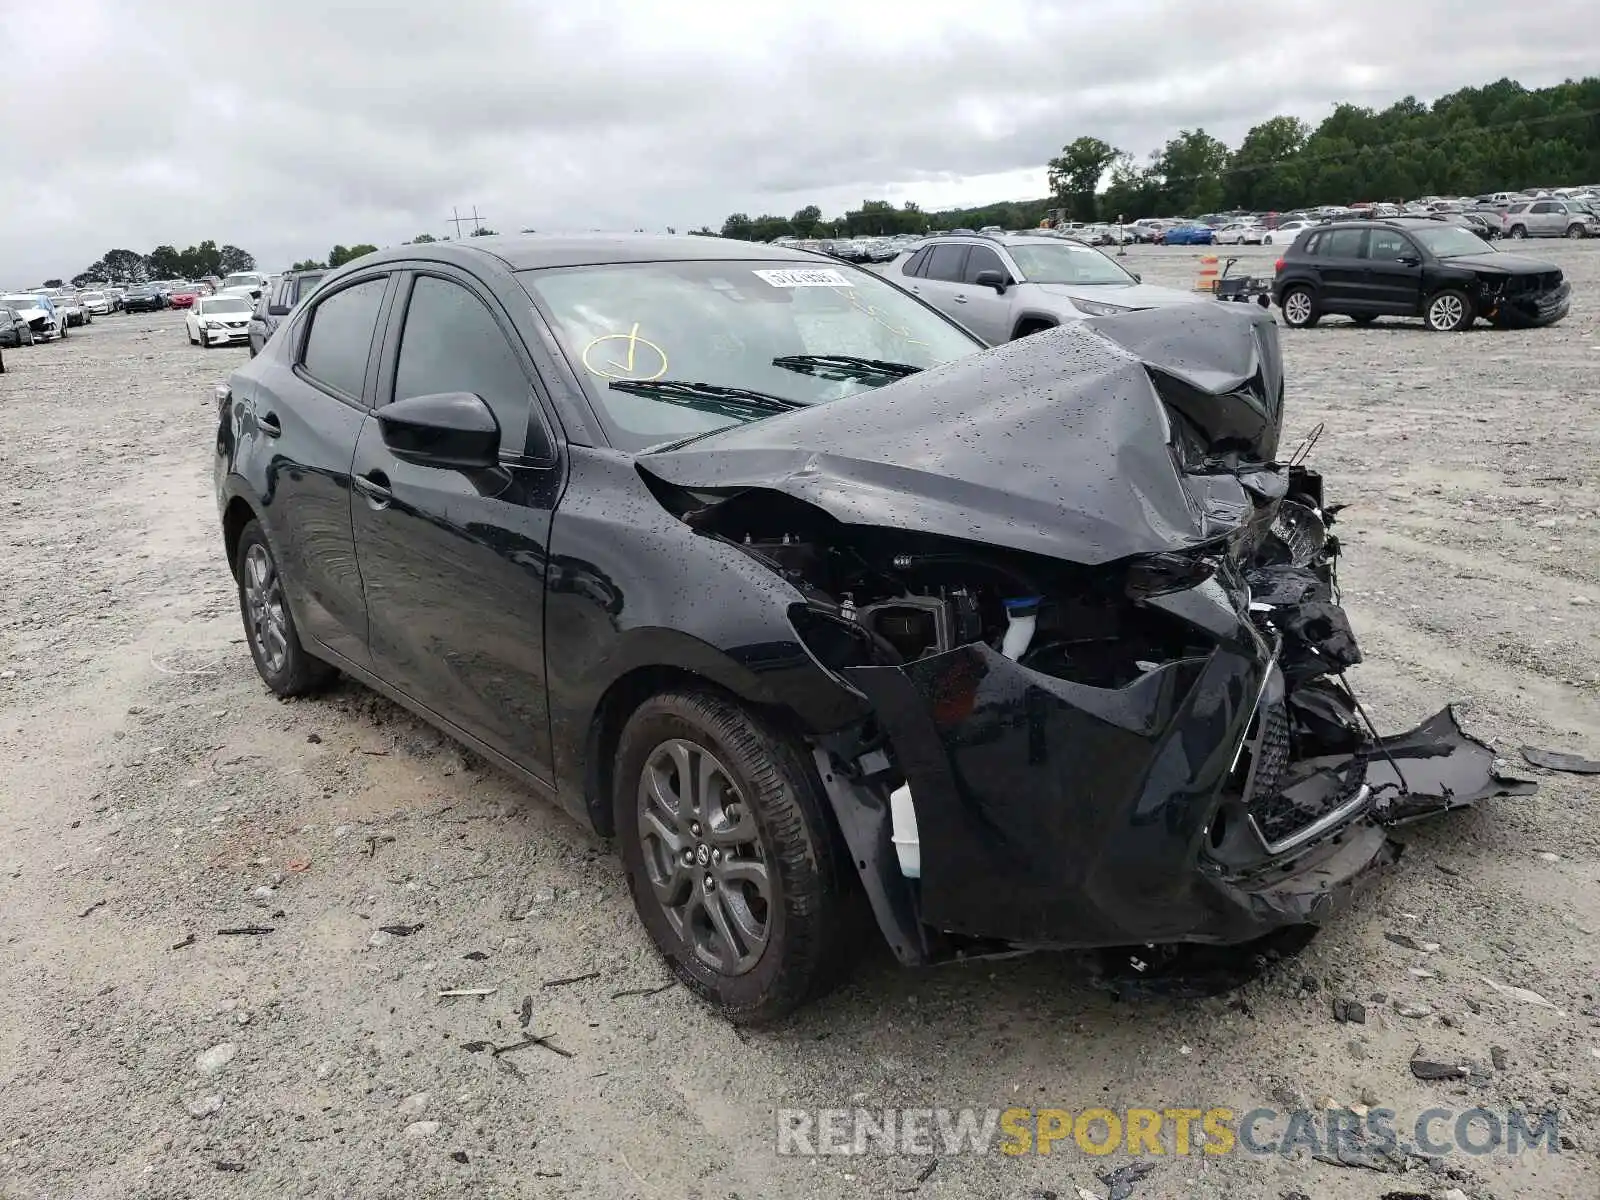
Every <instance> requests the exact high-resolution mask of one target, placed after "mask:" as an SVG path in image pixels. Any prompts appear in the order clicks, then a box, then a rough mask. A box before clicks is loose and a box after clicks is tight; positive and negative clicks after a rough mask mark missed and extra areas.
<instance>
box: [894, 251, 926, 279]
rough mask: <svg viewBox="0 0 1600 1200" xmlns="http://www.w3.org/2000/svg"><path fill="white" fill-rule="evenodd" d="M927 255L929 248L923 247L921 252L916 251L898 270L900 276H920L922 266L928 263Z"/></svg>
mask: <svg viewBox="0 0 1600 1200" xmlns="http://www.w3.org/2000/svg"><path fill="white" fill-rule="evenodd" d="M928 254H929V248H928V247H927V246H924V247H923V248H922V249H921V250H918V251H917V252H916V253H915V254H913V255H912V256H911V257H910V258H908V259H906V261H905V265H904V266H903V267H901V268H900V274H902V275H920V274H922V268H923V265H924V264H925V263H926V262H927V261H928Z"/></svg>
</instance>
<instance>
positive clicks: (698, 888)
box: [637, 738, 773, 975]
mask: <svg viewBox="0 0 1600 1200" xmlns="http://www.w3.org/2000/svg"><path fill="white" fill-rule="evenodd" d="M637 813H638V821H639V842H640V846H641V847H642V849H643V851H644V855H643V858H644V868H645V873H646V875H647V876H648V877H649V880H650V886H651V890H652V891H653V892H654V894H655V899H656V902H657V903H658V904H659V905H660V906H661V911H662V913H663V914H664V915H665V916H666V918H667V922H668V924H669V925H671V927H672V929H673V930H674V932H676V933H677V935H678V936H679V937H680V938H682V939H683V943H684V945H685V946H686V947H688V948H689V949H690V950H692V951H693V953H694V955H695V957H696V958H697V959H699V960H700V961H701V962H702V963H704V964H705V965H706V966H708V967H710V968H711V969H712V970H715V971H718V972H720V973H721V974H723V975H743V974H744V973H745V972H747V971H749V970H751V969H752V968H753V967H754V966H755V965H756V963H757V962H759V961H760V959H761V955H762V952H763V951H764V950H765V949H766V948H767V942H768V939H769V938H770V936H771V932H772V930H771V919H772V910H773V904H772V878H771V875H770V871H769V867H768V864H767V862H766V855H765V852H764V851H763V850H762V846H761V837H760V833H759V831H758V830H757V828H756V821H755V815H754V814H753V813H752V812H751V811H750V807H749V805H748V804H747V803H746V801H745V797H744V795H743V793H742V792H741V791H740V790H739V786H738V784H736V783H735V782H734V780H733V777H732V775H731V774H730V772H729V771H728V769H727V768H726V767H725V766H723V764H722V763H721V762H719V761H718V760H717V758H716V756H715V755H713V754H712V753H711V752H710V751H709V750H707V749H706V748H705V747H703V746H700V745H697V744H696V743H694V742H691V741H688V740H686V739H683V738H673V739H671V740H669V741H665V742H662V743H661V744H660V745H659V746H657V747H656V748H655V749H654V750H652V751H651V752H650V756H649V757H648V758H647V759H646V760H645V767H644V770H643V772H642V773H641V774H640V777H639V788H638V802H637Z"/></svg>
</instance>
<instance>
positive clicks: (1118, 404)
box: [640, 306, 1531, 962]
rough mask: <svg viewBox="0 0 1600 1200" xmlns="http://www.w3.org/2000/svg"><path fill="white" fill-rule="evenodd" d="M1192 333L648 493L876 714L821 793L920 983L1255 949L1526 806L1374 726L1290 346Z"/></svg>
mask: <svg viewBox="0 0 1600 1200" xmlns="http://www.w3.org/2000/svg"><path fill="white" fill-rule="evenodd" d="M1194 307H1195V308H1196V310H1197V311H1196V312H1195V313H1192V314H1191V313H1175V312H1174V311H1173V310H1155V311H1151V312H1144V313H1133V314H1128V315H1126V316H1120V317H1113V318H1097V319H1094V320H1090V321H1086V322H1083V324H1082V327H1078V328H1071V329H1063V330H1058V331H1051V332H1049V333H1047V334H1043V335H1039V336H1036V337H1034V338H1029V339H1026V341H1025V343H1013V344H1011V345H1010V346H1007V347H1003V348H1001V349H999V350H997V351H994V352H992V354H991V355H990V356H986V357H987V358H988V362H987V364H985V365H982V366H979V367H974V366H973V365H972V364H965V365H963V364H959V363H958V364H953V365H951V366H947V367H945V368H941V369H939V370H937V371H931V372H927V373H925V374H924V375H922V376H917V377H913V378H911V379H907V380H904V381H901V382H900V383H898V384H896V385H895V386H894V387H892V388H888V389H883V390H882V391H881V392H880V393H869V394H865V395H861V396H857V397H853V398H852V399H851V400H850V401H849V403H848V404H839V405H837V406H827V407H830V408H834V409H835V412H834V413H832V414H830V415H829V416H828V418H827V419H826V423H825V424H824V422H823V421H822V420H821V419H818V418H819V414H817V413H815V412H814V411H808V412H799V413H794V414H786V415H785V416H784V417H783V418H781V421H771V422H767V421H763V422H757V423H754V424H751V425H747V426H744V427H742V428H740V429H737V430H733V431H729V432H728V433H726V434H717V435H713V436H712V437H711V438H709V439H704V440H705V441H707V442H713V443H717V445H716V446H715V451H714V454H706V453H705V452H704V451H702V450H700V449H699V448H698V447H695V448H686V449H683V450H674V451H672V452H669V453H667V454H664V455H662V456H661V457H660V458H659V459H656V458H655V456H650V458H649V460H648V461H644V462H641V464H640V469H641V471H642V472H643V473H644V474H645V477H646V479H647V480H648V481H650V483H651V486H652V489H653V490H654V491H655V492H656V494H657V496H658V497H659V498H660V499H661V501H662V503H663V504H664V505H665V506H666V507H667V508H668V509H669V510H671V511H673V512H675V513H677V514H678V515H679V516H680V518H681V519H682V520H684V521H685V522H686V523H687V524H689V525H690V526H692V527H693V528H694V529H696V530H697V531H699V532H700V533H702V534H703V535H705V536H707V537H711V538H715V539H718V540H720V541H722V542H724V543H726V544H728V545H729V546H731V547H737V549H738V551H740V552H741V553H743V554H744V555H747V556H749V557H750V558H751V559H753V560H755V561H756V562H758V563H760V564H761V565H762V566H763V567H764V568H765V569H767V570H768V571H770V572H772V573H774V574H776V575H778V576H780V577H781V578H782V579H783V580H784V581H785V582H786V583H787V584H788V585H789V586H790V587H791V588H792V589H793V593H794V596H795V599H794V600H793V602H792V603H791V604H790V607H789V619H790V623H791V624H792V626H793V628H794V630H795V633H796V636H797V637H798V639H799V641H800V643H801V644H802V645H803V646H804V648H805V651H806V653H807V654H809V655H810V657H811V658H812V659H813V660H814V661H815V662H816V663H817V664H818V665H819V666H820V667H821V668H822V669H823V670H824V671H825V672H826V673H827V674H828V675H829V676H831V677H832V678H833V679H834V680H835V681H837V682H838V684H839V685H840V686H841V687H843V688H846V689H848V690H849V691H850V692H851V693H853V694H854V695H855V696H857V697H859V698H860V699H862V700H864V702H865V703H864V705H863V707H862V710H861V711H863V712H865V713H866V714H867V715H866V716H865V717H864V718H862V719H859V720H856V721H853V722H850V723H848V724H846V725H845V726H844V727H842V728H839V729H836V730H830V731H827V732H826V733H825V734H823V735H821V736H818V737H817V738H816V745H817V761H818V767H819V773H820V775H821V778H822V779H823V782H824V786H825V787H826V788H827V790H828V794H829V798H830V800H831V801H832V803H833V805H834V810H835V814H836V816H837V817H838V818H839V824H840V827H841V830H842V832H843V834H844V836H845V838H846V840H847V842H848V843H849V845H850V848H851V851H852V854H853V856H854V857H855V858H856V859H857V864H858V867H859V868H860V871H861V874H862V878H863V881H864V882H865V883H866V885H867V891H868V894H869V897H870V898H871V899H872V901H873V905H874V909H875V911H876V913H877V915H878V919H879V922H880V924H881V925H882V926H883V928H884V931H885V933H886V935H887V936H888V938H889V941H890V943H891V945H892V946H893V947H894V949H895V950H896V952H897V953H898V954H899V955H900V956H901V957H902V958H903V959H904V960H906V961H908V962H917V961H929V960H935V959H939V958H943V957H949V956H951V955H952V954H957V953H986V952H992V953H1005V952H1011V951H1015V950H1019V949H1031V948H1040V947H1071V948H1103V947H1115V946H1128V945H1141V944H1142V945H1150V944H1172V943H1183V942H1192V943H1213V944H1242V943H1249V942H1252V941H1254V940H1256V939H1260V938H1263V937H1265V936H1268V935H1269V934H1275V933H1277V932H1278V931H1281V930H1283V929H1285V928H1286V927H1291V926H1303V925H1306V924H1314V923H1316V922H1318V921H1320V920H1322V919H1324V918H1325V917H1326V916H1327V915H1328V914H1329V913H1330V912H1332V911H1333V910H1334V909H1335V908H1337V907H1338V906H1339V905H1340V904H1341V903H1343V902H1345V901H1346V900H1348V899H1349V898H1350V897H1351V896H1353V895H1355V894H1356V893H1357V892H1358V891H1359V890H1360V888H1362V887H1364V886H1365V883H1366V881H1367V880H1368V878H1369V877H1370V875H1371V873H1372V871H1373V869H1374V868H1376V867H1379V866H1382V865H1384V864H1386V863H1388V862H1391V861H1393V860H1394V859H1395V858H1396V857H1398V854H1399V846H1398V844H1396V843H1394V842H1393V841H1392V840H1391V838H1390V837H1389V835H1388V833H1387V830H1388V829H1389V828H1390V827H1392V826H1394V825H1397V824H1400V823H1402V822H1404V821H1408V820H1412V819H1416V818H1418V817H1421V816H1426V815H1429V814H1431V813H1436V812H1442V811H1445V810H1447V809H1450V808H1454V807H1458V806H1460V805H1462V804H1468V803H1472V802H1473V801H1475V800H1477V799H1479V798H1482V797H1483V796H1486V795H1491V794H1495V793H1500V794H1515V793H1518V792H1522V791H1526V790H1531V785H1528V784H1525V783H1523V782H1522V781H1519V780H1510V779H1506V778H1503V777H1501V776H1499V775H1498V774H1497V773H1496V771H1495V769H1494V756H1493V753H1492V752H1491V751H1490V750H1489V748H1488V747H1487V746H1484V745H1483V744H1482V743H1480V742H1477V741H1476V740H1474V739H1472V738H1470V737H1468V736H1467V735H1466V734H1465V733H1464V732H1463V731H1462V730H1461V729H1460V727H1459V725H1458V724H1457V722H1456V720H1455V717H1454V714H1453V713H1452V712H1451V711H1450V710H1448V709H1447V710H1445V711H1444V712H1441V713H1440V714H1439V715H1438V716H1436V717H1435V718H1433V719H1432V720H1430V721H1428V722H1425V723H1424V724H1423V725H1421V726H1419V727H1417V728H1416V729H1413V730H1410V731H1408V732H1406V733H1403V734H1399V735H1395V736H1390V737H1383V736H1380V735H1379V734H1378V732H1377V731H1376V729H1375V728H1374V727H1373V725H1372V722H1371V721H1370V720H1369V719H1368V717H1367V714H1366V712H1365V710H1364V709H1363V708H1362V705H1361V703H1360V701H1359V700H1358V699H1357V698H1356V695H1355V693H1354V691H1353V690H1352V689H1351V687H1350V685H1349V682H1348V679H1347V676H1346V672H1347V671H1348V670H1349V668H1351V667H1354V666H1355V665H1357V664H1359V663H1360V662H1361V651H1360V648H1359V646H1358V644H1357V641H1356V638H1355V635H1354V632H1353V631H1352V629H1351V626H1350V622H1349V620H1348V618H1347V617H1346V615H1345V612H1344V610H1343V608H1342V607H1341V605H1340V602H1339V588H1338V573H1337V572H1338V561H1339V556H1340V545H1339V541H1338V538H1337V537H1336V536H1334V535H1333V534H1332V533H1331V532H1330V529H1331V526H1332V525H1333V524H1334V523H1335V521H1336V518H1337V514H1338V512H1339V509H1340V507H1341V506H1340V505H1338V504H1330V503H1328V501H1327V499H1326V498H1325V497H1324V494H1323V480H1322V477H1321V475H1320V474H1319V473H1317V472H1316V471H1314V470H1311V469H1309V468H1308V467H1306V466H1305V462H1304V460H1305V458H1306V456H1307V455H1308V454H1309V452H1310V450H1311V448H1312V446H1313V445H1314V443H1315V440H1316V435H1315V434H1313V435H1312V437H1311V438H1310V439H1308V441H1307V443H1306V444H1305V445H1303V446H1302V447H1301V448H1300V449H1299V450H1298V451H1297V452H1296V453H1295V454H1293V455H1292V456H1290V458H1289V459H1288V461H1282V460H1280V458H1279V456H1278V439H1279V435H1280V432H1281V417H1282V384H1283V381H1282V373H1281V363H1280V360H1279V357H1278V345H1277V334H1276V328H1275V327H1274V326H1273V324H1272V322H1271V318H1270V317H1269V316H1266V315H1265V314H1259V313H1256V312H1254V311H1253V310H1245V312H1244V315H1240V314H1239V313H1238V309H1237V307H1236V306H1211V307H1207V306H1194ZM1219 307H1220V308H1222V309H1223V310H1224V311H1223V312H1222V313H1221V314H1218V313H1217V312H1216V308H1219ZM1229 309H1233V310H1234V311H1228V310H1229ZM1052 346H1054V347H1055V353H1054V354H1052V353H1051V349H1050V348H1051V347H1052ZM997 379H998V380H999V381H1000V384H999V385H997V384H996V382H995V381H996V380H997ZM975 394H979V395H983V396H984V397H985V401H984V404H983V407H982V410H981V411H980V412H977V413H975V412H974V406H975V402H974V400H973V396H974V395H975ZM891 396H892V397H893V402H892V404H891V403H890V402H889V401H888V400H887V399H886V398H888V397H891ZM880 398H885V399H884V402H883V404H882V405H881V406H876V404H875V402H877V401H879V400H880ZM796 427H804V428H801V429H797V428H796ZM907 464H915V465H914V466H908V465H907Z"/></svg>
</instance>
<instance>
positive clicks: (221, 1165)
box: [212, 1159, 244, 1172]
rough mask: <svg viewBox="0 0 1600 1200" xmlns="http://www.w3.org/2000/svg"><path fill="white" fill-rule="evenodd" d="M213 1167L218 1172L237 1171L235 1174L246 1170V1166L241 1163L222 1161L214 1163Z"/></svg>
mask: <svg viewBox="0 0 1600 1200" xmlns="http://www.w3.org/2000/svg"><path fill="white" fill-rule="evenodd" d="M212 1166H214V1167H216V1168H217V1170H219V1171H235V1172H237V1171H242V1170H244V1164H243V1163H241V1162H223V1161H221V1160H220V1159H219V1160H218V1161H217V1162H215V1163H213V1164H212Z"/></svg>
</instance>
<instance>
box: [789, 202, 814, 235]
mask: <svg viewBox="0 0 1600 1200" xmlns="http://www.w3.org/2000/svg"><path fill="white" fill-rule="evenodd" d="M821 223H822V210H821V209H820V208H818V207H817V206H816V205H815V204H808V205H806V206H805V207H804V208H802V209H800V210H798V211H797V212H796V213H795V214H794V216H793V217H791V218H790V220H789V224H790V225H791V226H792V227H793V229H794V234H795V236H796V237H803V238H813V237H816V236H817V226H818V225H820V224H821Z"/></svg>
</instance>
